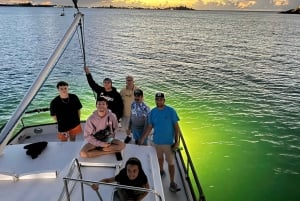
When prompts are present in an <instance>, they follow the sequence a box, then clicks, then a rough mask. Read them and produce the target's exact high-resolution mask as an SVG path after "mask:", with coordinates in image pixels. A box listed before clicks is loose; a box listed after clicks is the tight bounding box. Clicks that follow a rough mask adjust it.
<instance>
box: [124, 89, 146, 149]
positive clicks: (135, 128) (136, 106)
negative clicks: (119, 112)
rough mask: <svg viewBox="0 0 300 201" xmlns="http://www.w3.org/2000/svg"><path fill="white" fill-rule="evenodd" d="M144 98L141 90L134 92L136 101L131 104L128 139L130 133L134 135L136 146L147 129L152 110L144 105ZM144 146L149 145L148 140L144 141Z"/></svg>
mask: <svg viewBox="0 0 300 201" xmlns="http://www.w3.org/2000/svg"><path fill="white" fill-rule="evenodd" d="M143 97H144V95H143V91H142V90H141V89H136V90H134V101H133V102H132V103H131V114H130V121H129V125H128V129H127V138H126V139H128V138H130V137H129V136H130V133H132V135H133V137H134V139H135V143H136V144H138V141H139V140H140V138H141V137H142V135H143V133H144V132H145V130H146V129H147V125H148V116H149V113H150V108H149V107H148V106H147V105H146V104H145V103H144V98H143ZM126 139H125V143H126ZM130 139H131V138H130ZM129 141H130V140H129ZM143 144H144V145H147V139H146V140H144V143H143Z"/></svg>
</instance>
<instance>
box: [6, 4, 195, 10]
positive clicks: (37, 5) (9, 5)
mask: <svg viewBox="0 0 300 201" xmlns="http://www.w3.org/2000/svg"><path fill="white" fill-rule="evenodd" d="M0 6H7V7H65V8H67V7H73V6H62V5H55V4H53V5H43V4H36V5H33V4H32V3H30V2H29V3H16V4H0ZM91 8H111V9H141V10H142V9H144V10H194V9H193V8H188V7H185V6H178V7H168V8H142V7H116V6H112V5H110V6H107V7H91Z"/></svg>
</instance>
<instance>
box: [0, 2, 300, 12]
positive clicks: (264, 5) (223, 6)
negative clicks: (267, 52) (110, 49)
mask: <svg viewBox="0 0 300 201" xmlns="http://www.w3.org/2000/svg"><path fill="white" fill-rule="evenodd" d="M16 2H32V3H33V4H57V5H72V1H71V0H32V1H28V0H0V3H16ZM78 5H79V6H109V5H113V6H123V7H124V6H125V7H144V8H165V7H174V6H186V7H189V8H194V9H197V10H232V9H238V10H276V11H279V10H288V9H292V8H297V7H299V6H300V0H78Z"/></svg>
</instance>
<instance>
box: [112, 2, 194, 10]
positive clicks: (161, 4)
mask: <svg viewBox="0 0 300 201" xmlns="http://www.w3.org/2000/svg"><path fill="white" fill-rule="evenodd" d="M197 1H198V0H188V1H187V0H112V4H121V5H128V6H136V5H140V6H141V7H146V8H166V7H175V6H186V7H190V8H191V7H193V6H194V5H195V4H196V2H197Z"/></svg>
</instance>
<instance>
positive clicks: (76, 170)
mask: <svg viewBox="0 0 300 201" xmlns="http://www.w3.org/2000/svg"><path fill="white" fill-rule="evenodd" d="M81 166H82V165H81V164H80V162H79V161H78V159H74V161H73V163H72V164H71V166H70V168H69V171H68V174H67V176H66V177H64V178H63V180H64V189H63V192H62V194H61V196H60V198H59V201H61V200H67V201H71V193H72V191H73V189H74V187H75V185H76V183H80V186H81V198H82V200H83V201H84V200H85V197H84V188H83V185H84V184H85V185H88V186H90V187H91V186H92V185H93V184H98V185H106V186H113V187H115V188H117V189H128V190H135V191H141V192H147V193H152V194H154V196H156V197H157V198H158V200H159V201H162V196H161V195H160V194H159V193H158V192H156V191H155V190H154V189H147V188H141V187H134V186H127V185H121V184H117V183H105V182H101V181H91V180H85V179H83V176H82V172H81ZM84 166H85V167H87V166H88V165H87V164H85V165H84ZM91 167H93V165H91ZM105 167H106V166H105ZM107 167H113V166H111V165H108V166H107ZM114 167H116V168H120V166H119V165H114ZM74 177H75V178H74ZM70 183H71V184H70ZM95 192H96V194H97V196H98V198H99V200H100V201H103V199H102V196H101V194H100V193H99V191H97V190H95Z"/></svg>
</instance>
